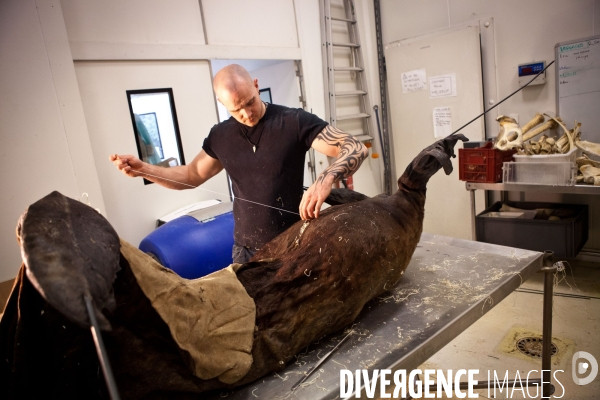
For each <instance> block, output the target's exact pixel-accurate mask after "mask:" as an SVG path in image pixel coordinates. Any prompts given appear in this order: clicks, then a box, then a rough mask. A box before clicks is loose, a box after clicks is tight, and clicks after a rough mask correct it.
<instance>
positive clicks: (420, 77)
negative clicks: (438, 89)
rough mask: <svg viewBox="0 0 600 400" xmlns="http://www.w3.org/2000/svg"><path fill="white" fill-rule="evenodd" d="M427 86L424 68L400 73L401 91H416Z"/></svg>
mask: <svg viewBox="0 0 600 400" xmlns="http://www.w3.org/2000/svg"><path fill="white" fill-rule="evenodd" d="M426 87H427V79H426V73H425V70H424V69H415V70H413V71H408V72H403V73H402V93H410V92H418V91H419V90H425V88H426Z"/></svg>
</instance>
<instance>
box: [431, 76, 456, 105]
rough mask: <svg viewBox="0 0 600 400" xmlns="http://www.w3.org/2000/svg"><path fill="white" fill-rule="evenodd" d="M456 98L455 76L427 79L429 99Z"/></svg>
mask: <svg viewBox="0 0 600 400" xmlns="http://www.w3.org/2000/svg"><path fill="white" fill-rule="evenodd" d="M450 96H456V74H446V75H438V76H432V77H431V78H429V98H430V99H434V98H437V97H450Z"/></svg>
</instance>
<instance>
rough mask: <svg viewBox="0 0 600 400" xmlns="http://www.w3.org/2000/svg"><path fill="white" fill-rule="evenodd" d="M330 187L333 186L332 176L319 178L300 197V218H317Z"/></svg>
mask: <svg viewBox="0 0 600 400" xmlns="http://www.w3.org/2000/svg"><path fill="white" fill-rule="evenodd" d="M331 185H333V175H329V174H328V175H327V176H323V175H321V176H319V178H318V179H317V181H316V182H315V183H313V184H312V185H311V186H310V187H309V188H308V189H307V190H306V192H304V196H302V201H301V202H300V217H301V218H302V219H303V220H305V221H306V220H309V219H314V218H319V213H320V212H321V206H322V205H323V202H324V201H325V199H327V196H329V193H331Z"/></svg>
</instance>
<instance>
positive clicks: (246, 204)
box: [202, 104, 327, 248]
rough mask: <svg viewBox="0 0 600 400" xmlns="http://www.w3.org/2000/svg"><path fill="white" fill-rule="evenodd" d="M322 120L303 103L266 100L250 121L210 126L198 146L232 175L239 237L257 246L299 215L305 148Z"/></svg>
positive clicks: (234, 212)
mask: <svg viewBox="0 0 600 400" xmlns="http://www.w3.org/2000/svg"><path fill="white" fill-rule="evenodd" d="M325 126H327V122H325V121H323V120H322V119H320V118H319V117H317V116H315V115H313V114H310V113H308V112H306V111H304V110H302V109H293V108H288V107H284V106H279V105H276V104H269V105H268V107H267V110H266V113H265V115H264V116H263V117H262V118H261V119H260V121H259V122H258V124H256V125H255V126H253V127H248V126H246V125H243V124H241V123H239V122H238V121H236V120H235V119H234V118H233V117H231V118H229V119H228V120H227V121H223V122H221V123H220V124H218V125H215V126H214V127H213V128H212V129H211V131H210V133H209V135H208V137H207V138H206V139H205V140H204V145H203V146H202V148H203V149H204V151H205V152H206V153H207V154H208V155H209V156H211V157H213V158H216V159H218V160H219V161H220V162H221V164H222V165H223V167H224V168H225V170H226V171H227V173H228V174H229V176H230V178H231V182H232V184H233V194H234V195H235V197H236V200H235V201H234V204H233V216H234V219H235V233H234V238H235V241H236V242H237V243H239V244H241V245H244V246H248V247H252V248H260V247H261V246H262V245H263V244H265V243H267V242H269V241H270V240H271V239H273V238H274V237H275V236H277V235H279V234H280V233H281V232H283V231H285V230H286V229H287V228H288V227H290V226H291V225H292V224H293V223H294V222H296V221H298V220H299V219H300V216H299V215H298V207H299V206H300V201H301V200H302V195H303V180H304V161H305V156H306V152H307V151H308V149H309V148H310V146H311V144H312V142H313V140H314V139H315V138H316V137H317V135H318V134H319V133H320V132H321V131H322V130H323V128H325ZM253 146H256V152H254V151H253ZM245 200H248V201H245ZM256 203H260V204H256ZM261 204H264V205H268V206H271V207H276V208H280V209H284V210H288V211H291V212H292V213H290V212H285V211H280V210H277V209H275V208H270V207H265V206H264V205H261Z"/></svg>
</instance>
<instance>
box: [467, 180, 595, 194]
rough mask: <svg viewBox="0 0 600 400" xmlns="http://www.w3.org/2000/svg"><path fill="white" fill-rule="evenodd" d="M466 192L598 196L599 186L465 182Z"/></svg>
mask: <svg viewBox="0 0 600 400" xmlns="http://www.w3.org/2000/svg"><path fill="white" fill-rule="evenodd" d="M466 188H467V190H498V191H506V192H546V193H564V194H591V195H600V186H594V185H575V186H558V185H556V186H551V185H530V184H519V183H477V182H466Z"/></svg>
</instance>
